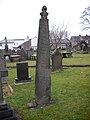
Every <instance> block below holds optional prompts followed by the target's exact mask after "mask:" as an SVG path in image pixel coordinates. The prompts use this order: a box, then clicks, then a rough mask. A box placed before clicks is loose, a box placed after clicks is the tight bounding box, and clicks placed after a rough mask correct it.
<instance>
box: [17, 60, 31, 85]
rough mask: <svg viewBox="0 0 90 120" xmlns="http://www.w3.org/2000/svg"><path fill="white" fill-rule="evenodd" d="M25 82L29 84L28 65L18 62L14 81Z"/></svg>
mask: <svg viewBox="0 0 90 120" xmlns="http://www.w3.org/2000/svg"><path fill="white" fill-rule="evenodd" d="M25 82H31V77H29V75H28V63H27V62H19V63H17V78H16V79H15V83H17V84H18V83H25Z"/></svg>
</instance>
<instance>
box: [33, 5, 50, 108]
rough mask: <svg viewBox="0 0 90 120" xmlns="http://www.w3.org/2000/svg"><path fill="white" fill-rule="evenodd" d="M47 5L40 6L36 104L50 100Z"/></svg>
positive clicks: (46, 102)
mask: <svg viewBox="0 0 90 120" xmlns="http://www.w3.org/2000/svg"><path fill="white" fill-rule="evenodd" d="M46 11H47V7H46V6H43V7H42V12H41V13H40V15H41V19H40V21H39V33H38V48H37V60H36V78H35V97H36V103H37V105H38V106H40V105H43V104H48V103H49V102H50V100H51V80H50V41H49V25H48V24H49V23H48V19H47V15H48V13H47V12H46Z"/></svg>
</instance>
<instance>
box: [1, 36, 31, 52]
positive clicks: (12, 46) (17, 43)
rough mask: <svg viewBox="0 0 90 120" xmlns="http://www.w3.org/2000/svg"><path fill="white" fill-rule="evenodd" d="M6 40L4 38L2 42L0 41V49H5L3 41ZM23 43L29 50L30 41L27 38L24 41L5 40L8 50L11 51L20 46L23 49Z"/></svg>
mask: <svg viewBox="0 0 90 120" xmlns="http://www.w3.org/2000/svg"><path fill="white" fill-rule="evenodd" d="M6 39H7V38H6V37H5V39H4V40H1V41H0V49H5V44H6V41H5V40H6ZM27 41H29V42H27ZM26 42H27V44H28V46H27V45H26ZM24 43H25V45H26V46H27V47H29V48H31V39H29V37H28V36H27V38H25V39H7V45H8V49H11V50H13V49H14V50H16V49H17V48H18V47H19V46H20V45H21V46H22V47H24V48H25V45H23V44H24ZM27 47H26V49H27ZM29 48H28V49H29Z"/></svg>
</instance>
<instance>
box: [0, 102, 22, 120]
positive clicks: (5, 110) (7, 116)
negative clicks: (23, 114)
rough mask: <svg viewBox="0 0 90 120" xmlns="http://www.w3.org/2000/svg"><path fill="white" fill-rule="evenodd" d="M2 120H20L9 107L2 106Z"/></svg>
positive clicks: (0, 110)
mask: <svg viewBox="0 0 90 120" xmlns="http://www.w3.org/2000/svg"><path fill="white" fill-rule="evenodd" d="M0 120H20V119H19V118H17V116H16V114H15V112H14V110H13V109H12V108H11V107H10V106H9V105H8V104H4V105H0Z"/></svg>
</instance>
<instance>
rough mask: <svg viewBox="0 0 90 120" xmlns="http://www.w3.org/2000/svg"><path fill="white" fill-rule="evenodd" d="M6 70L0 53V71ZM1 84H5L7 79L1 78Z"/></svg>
mask: <svg viewBox="0 0 90 120" xmlns="http://www.w3.org/2000/svg"><path fill="white" fill-rule="evenodd" d="M2 69H6V62H5V59H4V56H3V54H2V53H0V70H2ZM2 83H3V84H7V78H6V77H3V76H2Z"/></svg>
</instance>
